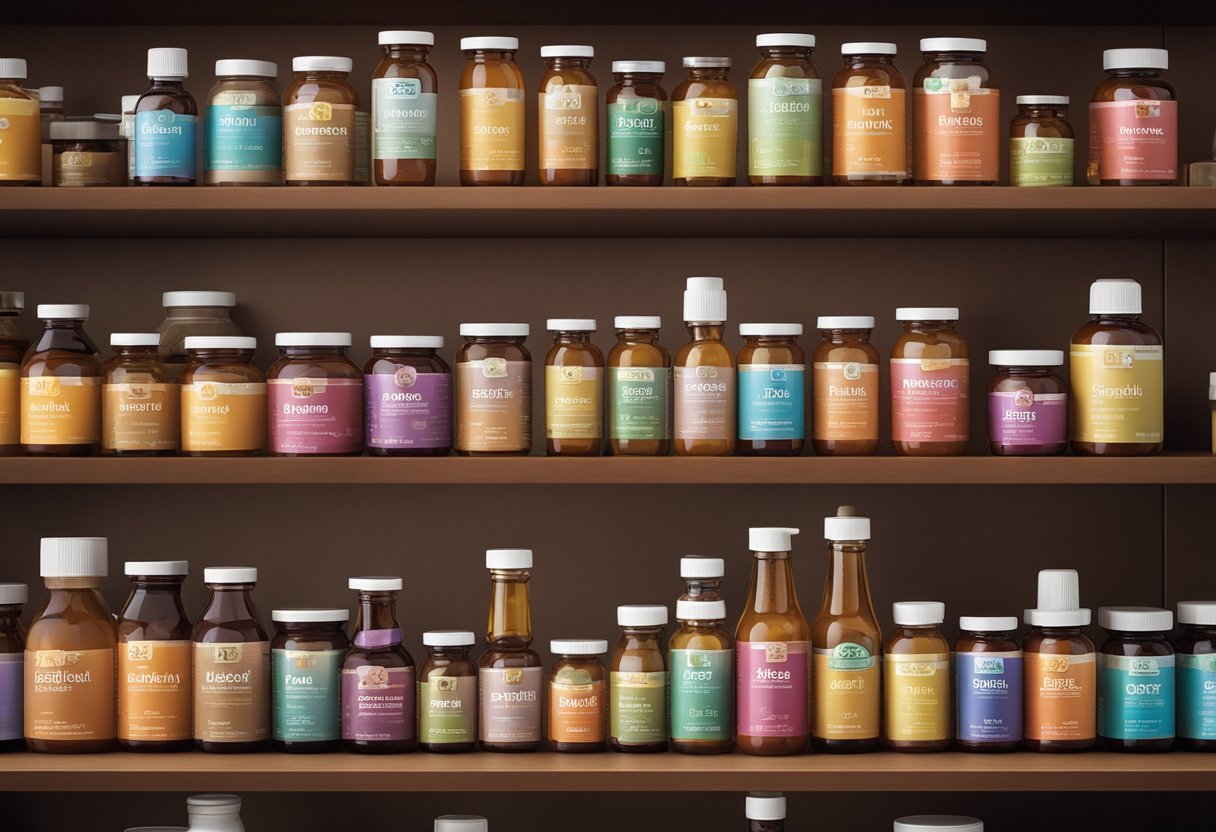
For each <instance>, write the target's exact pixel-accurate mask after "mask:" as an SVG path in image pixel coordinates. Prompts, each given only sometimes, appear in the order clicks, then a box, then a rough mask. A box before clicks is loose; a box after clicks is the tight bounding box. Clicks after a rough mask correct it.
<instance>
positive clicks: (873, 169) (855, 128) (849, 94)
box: [832, 83, 908, 179]
mask: <svg viewBox="0 0 1216 832" xmlns="http://www.w3.org/2000/svg"><path fill="white" fill-rule="evenodd" d="M905 98H906V94H905V92H904V91H903V90H897V89H892V88H891V87H889V86H888V85H886V84H874V83H870V84H865V85H862V86H852V87H839V88H837V89H834V90H832V173H833V174H834V175H836V176H857V177H862V176H869V177H885V178H889V179H906V178H907V176H908V132H907V130H908V127H907V120H908V117H907V110H906V109H905V108H906V106H907V105H906V104H905Z"/></svg>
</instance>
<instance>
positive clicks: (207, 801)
mask: <svg viewBox="0 0 1216 832" xmlns="http://www.w3.org/2000/svg"><path fill="white" fill-rule="evenodd" d="M240 808H241V798H240V795H235V794H196V795H192V796H190V797H187V798H186V811H187V812H189V813H190V814H192V815H224V814H228V813H230V812H232V811H233V810H237V811H239V810H240Z"/></svg>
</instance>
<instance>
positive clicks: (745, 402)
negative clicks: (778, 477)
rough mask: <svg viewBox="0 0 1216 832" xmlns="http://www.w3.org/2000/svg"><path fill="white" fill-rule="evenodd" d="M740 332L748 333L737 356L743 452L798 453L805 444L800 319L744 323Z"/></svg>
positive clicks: (804, 365) (804, 404) (777, 454)
mask: <svg viewBox="0 0 1216 832" xmlns="http://www.w3.org/2000/svg"><path fill="white" fill-rule="evenodd" d="M739 334H740V335H741V336H743V338H744V344H743V347H742V348H741V349H740V350H739V355H738V356H737V357H736V359H735V362H736V373H737V378H738V385H739V392H738V399H739V418H738V422H737V424H738V431H739V442H738V444H737V447H738V449H739V453H741V454H743V455H744V456H798V455H799V454H801V453H802V446H803V445H805V444H806V428H805V425H806V352H805V351H804V350H803V349H802V347H801V346H800V345H799V344H798V337H799V336H800V335H802V324H740V325H739ZM778 377H779V378H778Z"/></svg>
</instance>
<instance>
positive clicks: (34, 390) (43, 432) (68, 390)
mask: <svg viewBox="0 0 1216 832" xmlns="http://www.w3.org/2000/svg"><path fill="white" fill-rule="evenodd" d="M21 414H22V419H21V442H22V443H23V444H25V445H89V444H92V443H94V442H97V441H99V440H100V439H101V379H99V378H59V377H58V376H38V377H36V378H23V379H21Z"/></svg>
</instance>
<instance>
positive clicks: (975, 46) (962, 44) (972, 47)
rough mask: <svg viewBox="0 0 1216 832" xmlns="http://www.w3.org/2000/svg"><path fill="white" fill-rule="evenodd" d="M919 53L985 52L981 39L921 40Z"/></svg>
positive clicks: (984, 45)
mask: <svg viewBox="0 0 1216 832" xmlns="http://www.w3.org/2000/svg"><path fill="white" fill-rule="evenodd" d="M920 51H921V52H987V51H988V41H986V40H984V39H983V38H921V39H920Z"/></svg>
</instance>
